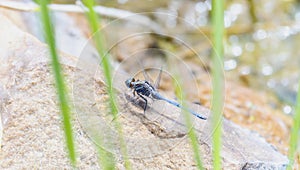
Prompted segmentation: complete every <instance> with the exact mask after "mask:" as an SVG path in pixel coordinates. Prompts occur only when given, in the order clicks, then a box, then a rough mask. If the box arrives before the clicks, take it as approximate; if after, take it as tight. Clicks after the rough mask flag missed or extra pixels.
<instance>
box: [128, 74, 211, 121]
mask: <svg viewBox="0 0 300 170" xmlns="http://www.w3.org/2000/svg"><path fill="white" fill-rule="evenodd" d="M161 73H162V69H161V70H160V73H159V75H158V78H157V79H156V82H155V85H154V86H153V85H151V84H150V83H149V82H148V81H147V80H135V78H129V79H127V80H126V81H125V84H126V86H127V87H128V88H130V89H132V90H133V95H134V96H135V94H137V95H138V96H139V97H141V98H142V99H143V100H144V101H145V105H144V112H145V111H146V109H147V103H148V101H147V99H146V97H149V98H151V99H156V100H163V101H166V102H168V103H170V104H172V105H174V106H176V107H178V108H180V109H183V110H185V111H188V112H189V113H191V114H193V115H194V116H196V117H198V118H200V119H203V120H206V119H207V118H206V117H204V116H202V115H200V114H198V113H196V112H195V111H193V110H190V109H189V108H186V107H184V106H182V105H181V104H179V103H178V102H176V101H173V100H170V99H167V98H166V97H164V96H163V95H161V94H160V93H159V92H158V90H157V87H158V85H159V81H160V78H161ZM143 74H144V77H145V78H146V77H148V76H147V74H146V72H145V70H143Z"/></svg>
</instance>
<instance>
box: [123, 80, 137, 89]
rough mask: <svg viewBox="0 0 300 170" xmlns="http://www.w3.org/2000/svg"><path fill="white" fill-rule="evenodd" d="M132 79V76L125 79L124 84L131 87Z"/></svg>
mask: <svg viewBox="0 0 300 170" xmlns="http://www.w3.org/2000/svg"><path fill="white" fill-rule="evenodd" d="M134 81H135V80H134V78H130V79H127V80H126V81H125V84H126V86H127V87H128V88H131V87H132V84H131V82H134Z"/></svg>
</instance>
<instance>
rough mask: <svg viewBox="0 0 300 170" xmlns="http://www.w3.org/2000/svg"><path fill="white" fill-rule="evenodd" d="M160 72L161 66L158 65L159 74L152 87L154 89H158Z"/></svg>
mask: <svg viewBox="0 0 300 170" xmlns="http://www.w3.org/2000/svg"><path fill="white" fill-rule="evenodd" d="M161 73H162V66H161V67H160V71H159V74H158V76H157V78H156V80H155V83H154V88H155V89H158V87H159V83H160V79H161Z"/></svg>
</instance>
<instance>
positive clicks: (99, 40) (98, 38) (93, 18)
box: [83, 0, 131, 169]
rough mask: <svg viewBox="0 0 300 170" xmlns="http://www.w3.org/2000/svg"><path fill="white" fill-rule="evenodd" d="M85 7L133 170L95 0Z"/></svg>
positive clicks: (122, 145) (86, 0) (124, 151)
mask: <svg viewBox="0 0 300 170" xmlns="http://www.w3.org/2000/svg"><path fill="white" fill-rule="evenodd" d="M83 2H84V5H86V7H87V8H88V11H87V13H86V14H87V17H88V20H89V23H90V26H91V30H92V32H93V33H94V35H93V40H94V43H95V45H96V49H97V51H98V54H99V56H101V57H102V67H103V72H104V76H105V78H106V83H107V86H108V94H109V99H110V108H111V113H112V114H113V116H114V122H115V126H116V129H117V131H118V133H119V140H120V148H121V153H122V156H123V159H124V161H125V168H126V169H131V168H130V167H131V165H130V162H129V159H128V155H127V147H126V144H125V140H124V138H123V131H122V126H121V124H120V123H119V121H118V117H117V114H118V108H117V106H116V105H115V103H116V94H115V91H114V88H113V85H112V76H111V75H112V74H111V67H110V62H109V59H110V56H109V54H108V53H107V52H106V48H105V46H104V43H103V41H104V38H103V35H102V34H101V32H100V31H99V27H100V24H99V22H98V17H97V15H96V13H95V11H94V8H93V6H94V1H93V0H84V1H83Z"/></svg>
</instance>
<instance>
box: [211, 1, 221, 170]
mask: <svg viewBox="0 0 300 170" xmlns="http://www.w3.org/2000/svg"><path fill="white" fill-rule="evenodd" d="M223 8H224V1H223V0H219V1H218V0H213V1H212V24H213V25H212V26H213V32H212V33H213V34H212V40H213V50H212V63H213V67H212V77H213V101H212V114H213V115H212V121H213V123H212V124H213V168H214V169H216V170H219V169H221V157H220V153H221V146H222V142H221V136H222V119H221V118H222V108H223V102H224V91H223V85H224V77H223V34H224V11H223V10H224V9H223Z"/></svg>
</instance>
